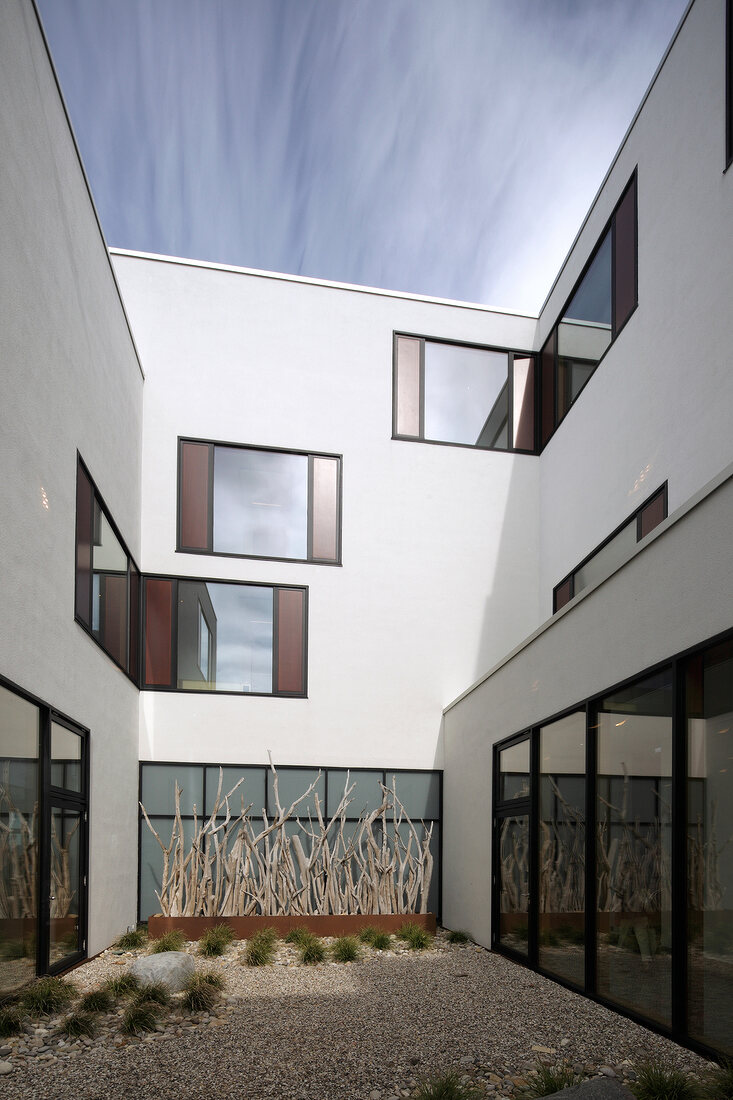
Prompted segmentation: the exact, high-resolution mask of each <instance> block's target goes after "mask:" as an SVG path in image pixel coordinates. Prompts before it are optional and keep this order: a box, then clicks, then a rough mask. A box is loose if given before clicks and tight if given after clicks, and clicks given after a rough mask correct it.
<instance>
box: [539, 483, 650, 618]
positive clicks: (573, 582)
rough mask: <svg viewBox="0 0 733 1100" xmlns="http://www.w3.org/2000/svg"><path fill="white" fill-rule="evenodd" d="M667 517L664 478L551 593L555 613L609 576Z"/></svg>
mask: <svg viewBox="0 0 733 1100" xmlns="http://www.w3.org/2000/svg"><path fill="white" fill-rule="evenodd" d="M666 518H667V483H666V481H665V483H664V485H662V487H661V488H660V489H657V491H656V493H654V494H653V495H652V496H651V497H649V499H648V500H646V501H644V503H643V504H642V505H641V506H640V507H639V508H637V509H636V511H635V512H633V513H632V514H631V515H630V516H629V518H628V519H627V520H624V522H623V523H622V524H621V526H620V527H617V528H616V530H615V531H613V532H612V533H611V534H610V535H609V536H608V538H607V539H604V541H603V542H602V543H601V545H600V546H597V547H596V549H595V550H594V551H593V552H592V553H591V554H589V555H588V557H587V558H584V559H583V561H582V562H581V563H580V565H576V567H575V569H574V570H573V572H572V573H569V574H568V576H567V577H565V579H564V580H562V581H560V584H558V585H556V586H555V588H554V589H553V592H552V610H553V613H554V612H555V611H559V610H560V608H561V607H564V606H565V604H566V603H568V601H569V600H572V598H573V596H577V595H578V593H579V592H582V591H583V589H584V588H589V587H590V585H592V584H595V583H596V582H597V581H600V580H602V579H603V578H604V577H607V576H608V575H609V574H610V573H611V572H612V571H613V570H614V569H615V568H617V567H618V566H619V565H621V564H622V563H623V562H624V561H625V559H626V556H627V554H628V553H629V552H630V551H631V550H632V549H633V547H634V546H635V545H636V543H637V542H641V540H642V539H643V538H646V536H647V535H648V534H649V533H650V532H651V531H653V530H654V528H655V527H657V526H658V525H659V524H660V523H661V522H662V520H663V519H666Z"/></svg>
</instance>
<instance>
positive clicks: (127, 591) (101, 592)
mask: <svg viewBox="0 0 733 1100" xmlns="http://www.w3.org/2000/svg"><path fill="white" fill-rule="evenodd" d="M138 600H139V573H138V571H137V568H136V566H135V564H134V562H133V560H132V558H131V557H130V555H129V553H128V551H127V548H126V546H125V544H124V543H123V541H122V539H121V537H120V534H119V532H118V530H117V528H116V526H115V524H114V522H113V520H112V517H111V516H110V514H109V512H108V511H107V509H106V507H105V505H104V503H103V501H102V499H101V497H100V496H99V493H98V492H97V489H96V486H95V485H94V482H93V481H92V479H91V477H90V476H89V472H88V470H87V468H86V466H85V465H84V463H83V462H82V460H81V458H79V459H78V463H77V475H76V585H75V605H74V606H75V618H76V621H77V622H78V623H81V625H82V626H83V627H84V628H85V629H86V630H87V631H88V632H89V633H90V634H91V635H92V637H93V638H94V639H95V641H97V642H98V643H99V645H100V646H101V647H102V649H104V651H105V652H106V653H107V654H109V656H110V657H111V658H112V660H113V661H114V662H115V663H116V664H118V665H119V666H120V668H122V669H123V670H124V671H125V672H126V673H127V674H128V675H129V676H130V677H132V679H133V680H135V681H137V677H138V667H137V666H138V638H137V631H138Z"/></svg>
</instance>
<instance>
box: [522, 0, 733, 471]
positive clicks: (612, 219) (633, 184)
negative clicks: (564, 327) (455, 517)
mask: <svg viewBox="0 0 733 1100" xmlns="http://www.w3.org/2000/svg"><path fill="white" fill-rule="evenodd" d="M729 2H733V0H729ZM638 175H639V170H638V166H637V167H635V168H634V171H633V172H632V173H631V176H630V178H629V180H628V182H627V183H626V185H625V186H624V187H623V189H622V191H621V194H620V196H619V199H618V201H617V202H616V204H615V205H614V208H613V210H612V211H611V214H610V216H609V218H608V220H607V221H606V223H605V225H604V226H603V229H602V230H601V232H600V234H599V236H598V239H597V241H596V243H595V244H594V246H593V248H592V250H591V252H590V255H589V256H588V259H587V261H586V263H585V264H584V266H583V270H582V271H581V273H580V275H579V277H578V278H577V279H576V281H575V283H574V285H573V288H572V290H571V291H570V293H569V294H568V296H567V298H566V300H565V303H564V305H563V307H562V309H561V310H560V311H559V313H558V314H557V316H556V318H555V321H554V324H553V325H552V327H551V329H550V331H549V332H548V334H547V336H546V338H545V340H544V343H543V344H542V347H541V348H540V351H539V352H538V356H537V358H538V363H539V364H540V368H539V371H538V383H539V398H538V405H537V408H538V410H539V411H538V414H537V417H536V419H537V420H538V422H539V421H541V416H542V412H541V410H542V408H543V402H544V400H545V397H546V396H547V395H546V393H545V388H546V382H545V378H544V372H543V371H542V369H541V363H542V359H543V353H544V352H545V349H547V348H548V347H549V346H550V345H551V344H552V345H553V346H552V355H553V359H554V366H553V377H552V393H551V397H552V413H553V415H552V430H551V431H550V432H549V434H548V435H547V438H546V439H545V438H543V432H542V428H541V426H540V430H539V452H540V453H541V452H542V451H543V450H544V449H545V447H546V446H547V444H548V443H549V442H550V440H551V439H552V437H553V435H554V434H555V432H556V431H557V430H558V428H559V427H560V425H561V424H562V423H563V421H564V420H565V419H566V417H567V416H568V414H569V413H570V410H571V409H572V408H574V406H575V405H577V403H578V400H579V398H580V395H581V393H582V392H583V390H584V389H585V387H586V385H587V384H588V382H590V380H591V378H592V377H593V375H594V374H595V373H596V371H597V370H598V368H599V367H600V365H601V363H602V362H603V360H604V359H605V358H606V356H607V355H608V353H609V351H610V350H611V348H612V347H613V345H614V344H615V343H616V340H617V338H618V336H619V335H620V334H621V333H622V332H623V330H624V329H625V328H626V326H627V324H628V323H629V321H630V320H631V318H632V317H633V316H634V314H635V313H636V310H637V309H638V308H639V186H638ZM630 188H633V195H634V257H635V262H634V305H633V306H632V308H631V309H630V311H629V313H628V314H627V316H626V317H625V318H624V320H623V322H622V323H621V325H619V327H618V328H616V277H615V276H616V233H615V224H616V214H617V212H618V210H619V208H620V207H621V205H622V203H623V201H624V199H625V198H626V196H627V194H628V192H629V189H630ZM609 232H610V233H611V340H610V343H609V345H608V347H607V348H606V349H605V351H604V352H603V355H601V356H600V358H599V359H598V361H597V362H596V364H595V367H594V369H593V371H592V372H591V374H590V375H589V376H588V378H587V379H586V381H585V382H584V383H583V386H582V387H581V390H580V392H579V393H578V395H577V397H576V398H575V400H574V401H572V402H571V403H570V404H569V405H568V407H567V409H566V410H565V411H564V412H563V413H561V411H560V409H559V408H558V393H559V388H560V387H559V369H560V359H561V358H562V356H561V355H560V354H559V351H558V343H559V341H558V331H559V328H560V325H561V323H562V320H563V318H564V317H565V314H566V313H567V310H568V306H569V305H570V304H571V302H572V301H573V298H574V297H575V295H576V293H577V291H578V289H579V288H580V285H581V283H582V282H583V280H584V279H585V277H586V275H587V274H588V272H589V270H590V268H591V267H592V265H593V261H594V260H595V258H596V256H597V255H598V252H599V251H600V249H601V247H602V246H603V244H604V242H605V240H606V237H607V235H608V234H609ZM548 403H549V402H548Z"/></svg>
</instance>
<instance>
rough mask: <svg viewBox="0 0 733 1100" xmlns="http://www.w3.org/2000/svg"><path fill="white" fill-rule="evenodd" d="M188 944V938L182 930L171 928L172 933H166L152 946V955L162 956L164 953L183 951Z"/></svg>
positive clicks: (154, 941)
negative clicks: (186, 943)
mask: <svg viewBox="0 0 733 1100" xmlns="http://www.w3.org/2000/svg"><path fill="white" fill-rule="evenodd" d="M185 942H186V937H185V936H184V935H183V932H181V930H180V928H171V930H170V932H164V933H163V935H162V936H159V937H158V939H157V940H153V942H152V944H151V945H150V952H149V953H150V954H151V955H160V954H162V952H163V951H181V950H182V949H183V945H184V943H185Z"/></svg>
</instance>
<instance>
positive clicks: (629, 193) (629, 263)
mask: <svg viewBox="0 0 733 1100" xmlns="http://www.w3.org/2000/svg"><path fill="white" fill-rule="evenodd" d="M637 299H638V295H637V230H636V174H634V176H633V177H632V179H631V180H630V182H629V184H628V185H627V187H626V190H625V191H624V193H623V195H622V196H621V199H620V201H619V203H618V205H617V206H616V209H615V210H614V212H613V214H612V215H611V220H610V221H609V223H608V225H607V226H606V228H605V230H604V232H603V235H602V236H601V239H600V241H599V242H598V244H597V245H596V248H595V249H594V251H593V254H592V256H591V258H590V260H589V262H588V264H587V265H586V268H585V271H584V272H583V274H582V275H581V277H580V279H579V280H578V282H577V284H576V286H575V288H574V290H573V292H572V294H571V295H570V300H569V301H568V304H567V305H566V307H565V309H564V310H563V313H562V316H561V317H560V319H559V321H558V322H557V324H556V325H555V327H554V328H553V330H552V332H551V333H550V335H549V336H548V338H547V341H546V343H545V346H544V347H543V349H542V352H541V358H540V361H541V368H540V373H541V393H542V396H541V407H542V408H541V442H542V446H543V447H544V445H545V443H547V441H548V440H549V438H550V436H551V435H552V433H553V432H554V430H555V428H556V427H557V426H558V424H559V423H560V421H561V420H562V419H563V417H564V416H565V414H566V413H567V411H568V409H569V408H570V406H571V405H572V404H573V402H574V401H575V400H576V399H577V397H578V396H579V394H580V392H581V390H582V389H583V387H584V386H585V384H586V382H587V381H588V379H589V378H590V376H591V375H592V374H593V371H594V370H595V369H596V367H597V365H598V363H599V361H600V359H601V358H602V357H603V355H604V354H605V352H606V350H607V348H608V347H609V345H610V344H611V343H612V342H613V341H614V340H615V339H616V336H617V335H618V333H619V332H620V331H621V329H622V328H623V326H624V325H625V324H626V322H627V321H628V319H629V317H630V316H631V314H632V313H633V312H634V310H635V309H636V305H637Z"/></svg>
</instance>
